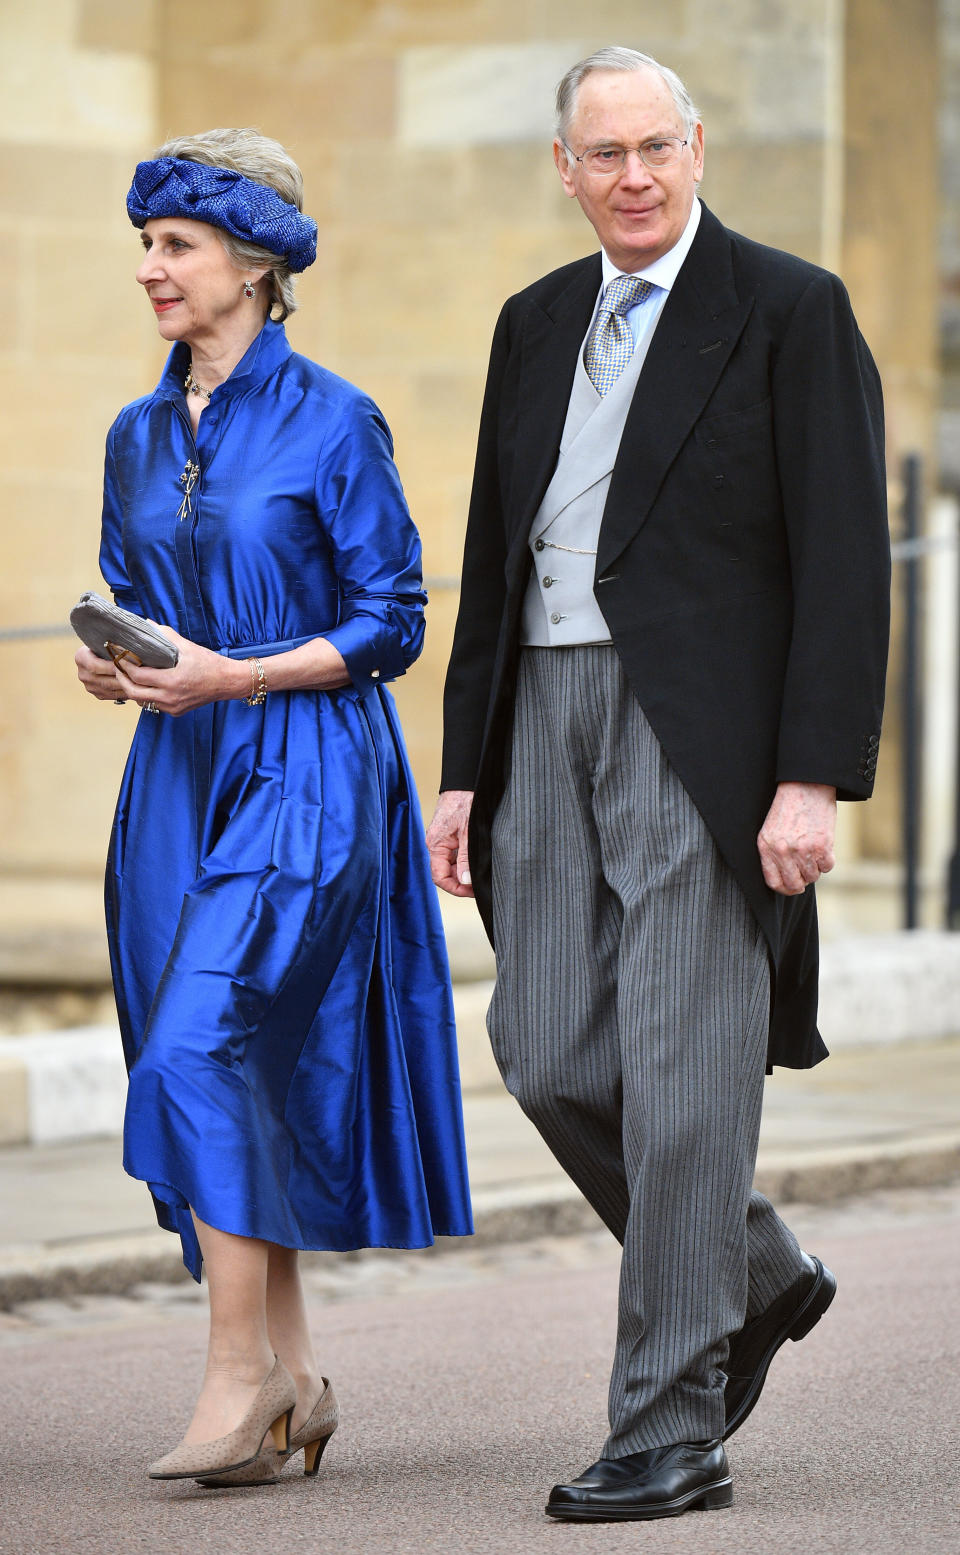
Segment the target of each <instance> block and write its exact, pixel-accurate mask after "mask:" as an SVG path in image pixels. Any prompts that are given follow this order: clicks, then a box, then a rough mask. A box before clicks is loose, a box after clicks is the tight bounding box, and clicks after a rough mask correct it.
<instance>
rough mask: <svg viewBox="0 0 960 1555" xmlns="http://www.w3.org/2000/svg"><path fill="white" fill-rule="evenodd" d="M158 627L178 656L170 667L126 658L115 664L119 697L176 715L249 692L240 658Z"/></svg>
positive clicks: (167, 628) (230, 699)
mask: <svg viewBox="0 0 960 1555" xmlns="http://www.w3.org/2000/svg"><path fill="white" fill-rule="evenodd" d="M160 630H161V631H162V632H164V633H165V634H166V636H167V637H169V638H170V641H171V642H172V643H176V646H177V650H178V652H179V654H180V658H179V659H178V661H177V663H176V664H175V665H174V666H173V668H172V669H150V668H149V667H148V666H147V665H146V664H141V665H137V664H131V663H130V662H129V661H128V660H126V659H125V660H124V661H123V662H122V663H121V664H118V665H117V681H118V684H119V686H120V693H121V695H122V696H125V697H126V698H127V699H128V700H129V701H131V702H138V703H139V704H140V706H141V707H146V706H147V705H148V704H149V706H150V707H151V709H152V710H155V711H156V712H159V713H169V715H170V717H171V718H179V717H180V714H181V713H189V712H192V710H193V709H194V708H195V707H204V706H205V705H206V703H207V702H227V701H236V700H238V699H239V698H240V697H243V696H248V695H249V692H250V670H249V668H248V666H247V665H246V664H244V663H243V662H242V661H238V660H236V659H228V658H225V657H224V655H223V654H220V653H212V652H211V651H210V649H209V648H201V647H200V645H199V643H192V642H191V641H190V640H189V638H187V637H181V636H180V634H179V633H178V632H175V631H174V630H173V628H172V627H171V626H161V627H160Z"/></svg>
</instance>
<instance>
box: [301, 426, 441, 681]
mask: <svg viewBox="0 0 960 1555" xmlns="http://www.w3.org/2000/svg"><path fill="white" fill-rule="evenodd" d="M316 500H317V510H318V513H319V516H320V520H321V522H322V524H323V526H324V528H325V531H326V534H327V537H328V541H329V544H330V547H331V552H332V557H333V564H334V569H335V571H336V575H337V580H338V585H339V598H340V609H339V619H338V622H337V624H336V626H334V627H332V628H331V629H330V630H329V631H327V632H325V633H324V634H323V635H324V637H325V638H326V640H327V641H328V642H330V643H332V644H333V646H334V647H335V648H336V649H337V651H338V652H339V653H340V654H341V655H342V657H343V660H344V662H345V664H346V666H347V670H348V671H349V674H350V679H351V681H352V682H353V684H354V686H355V687H356V689H357V690H358V691H368V690H369V689H370V688H371V686H374V685H376V684H378V683H380V682H382V681H387V680H395V679H397V678H398V677H399V676H400V675H403V674H404V673H405V671H406V670H407V669H408V668H409V666H410V665H411V664H412V663H413V662H414V660H415V659H416V658H417V657H418V656H419V654H420V651H421V648H422V647H423V633H424V622H423V609H424V605H425V604H426V602H427V596H426V594H425V593H424V591H423V578H422V568H421V557H420V539H419V536H418V534H417V531H416V529H415V528H414V525H413V521H412V519H411V517H410V513H409V510H408V508H407V504H406V499H405V498H404V495H403V488H402V486H401V484H400V477H399V475H398V473H397V468H396V465H395V464H394V462H393V444H392V440H391V437H390V433H389V430H388V428H387V426H386V423H385V422H384V420H383V417H382V416H381V415H380V412H379V411H378V410H377V408H376V406H375V405H373V404H372V402H371V401H369V400H368V399H366V398H365V397H363V396H359V397H358V398H356V399H354V400H352V401H350V402H348V404H347V405H345V406H344V408H343V411H342V413H341V415H340V417H339V418H338V420H337V422H336V423H335V425H334V426H333V427H332V428H331V429H330V431H329V432H328V434H327V436H326V437H325V439H324V442H323V446H322V448H321V452H320V458H319V462H318V466H317V481H316Z"/></svg>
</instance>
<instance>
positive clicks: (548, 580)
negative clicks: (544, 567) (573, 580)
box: [543, 578, 553, 589]
mask: <svg viewBox="0 0 960 1555" xmlns="http://www.w3.org/2000/svg"><path fill="white" fill-rule="evenodd" d="M543 586H544V588H545V589H552V588H553V579H552V578H544V580H543Z"/></svg>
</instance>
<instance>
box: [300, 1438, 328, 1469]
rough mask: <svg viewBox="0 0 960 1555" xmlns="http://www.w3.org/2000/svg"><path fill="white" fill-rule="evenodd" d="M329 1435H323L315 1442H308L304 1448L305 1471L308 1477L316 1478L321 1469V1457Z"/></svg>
mask: <svg viewBox="0 0 960 1555" xmlns="http://www.w3.org/2000/svg"><path fill="white" fill-rule="evenodd" d="M329 1440H330V1437H329V1436H321V1437H320V1438H319V1440H317V1441H315V1442H308V1443H307V1445H306V1447H304V1449H303V1472H304V1474H305V1475H306V1477H307V1479H315V1478H316V1476H317V1474H318V1473H319V1471H320V1459H321V1458H322V1457H323V1452H324V1448H325V1447H326V1445H327V1443H328V1441H329Z"/></svg>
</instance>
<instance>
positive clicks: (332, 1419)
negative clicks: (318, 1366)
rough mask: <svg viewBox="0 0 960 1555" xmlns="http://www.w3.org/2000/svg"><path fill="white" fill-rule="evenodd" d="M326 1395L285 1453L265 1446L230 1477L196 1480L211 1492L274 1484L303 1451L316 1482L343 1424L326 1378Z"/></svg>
mask: <svg viewBox="0 0 960 1555" xmlns="http://www.w3.org/2000/svg"><path fill="white" fill-rule="evenodd" d="M322 1381H323V1392H322V1393H321V1394H320V1397H319V1398H318V1399H317V1402H316V1404H315V1405H314V1407H313V1411H312V1413H311V1414H310V1416H309V1418H308V1419H306V1420H305V1421H304V1422H303V1425H302V1426H301V1427H300V1429H299V1431H295V1432H294V1433H293V1435H292V1436H291V1438H290V1440H289V1442H288V1443H287V1446H286V1447H285V1448H284V1449H282V1450H279V1451H278V1450H277V1449H276V1448H275V1447H272V1446H270V1445H269V1443H266V1444H264V1446H263V1447H262V1448H261V1449H260V1451H259V1452H258V1453H257V1456H256V1457H255V1458H254V1460H253V1462H252V1463H248V1464H247V1465H246V1466H245V1467H244V1468H240V1469H235V1470H233V1471H232V1472H230V1473H227V1474H217V1475H216V1476H214V1477H205V1478H203V1479H200V1480H198V1481H197V1483H198V1484H200V1485H206V1487H207V1489H208V1490H220V1489H223V1488H227V1487H229V1486H234V1485H275V1484H277V1482H278V1480H279V1479H280V1474H281V1471H282V1469H283V1466H284V1464H285V1463H286V1461H287V1459H288V1458H292V1457H293V1455H294V1453H297V1452H299V1451H300V1449H301V1447H302V1448H303V1472H304V1474H305V1475H306V1476H307V1477H308V1478H309V1479H314V1478H315V1477H316V1475H317V1474H318V1473H319V1470H320V1459H321V1458H322V1457H323V1454H324V1450H325V1448H326V1445H327V1443H328V1442H329V1440H330V1438H331V1436H332V1435H333V1433H334V1431H335V1430H336V1429H337V1426H338V1425H339V1424H340V1406H339V1404H338V1403H337V1395H336V1394H335V1393H334V1391H333V1383H332V1382H331V1381H330V1379H329V1378H328V1377H324V1378H323V1379H322Z"/></svg>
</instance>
